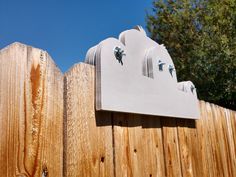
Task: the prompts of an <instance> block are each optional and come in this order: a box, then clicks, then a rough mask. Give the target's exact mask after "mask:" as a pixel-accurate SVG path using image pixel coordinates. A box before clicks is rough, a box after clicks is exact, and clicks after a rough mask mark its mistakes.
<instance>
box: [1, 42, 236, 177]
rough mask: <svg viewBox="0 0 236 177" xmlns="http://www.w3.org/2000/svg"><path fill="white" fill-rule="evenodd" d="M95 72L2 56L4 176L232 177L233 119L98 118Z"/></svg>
mask: <svg viewBox="0 0 236 177" xmlns="http://www.w3.org/2000/svg"><path fill="white" fill-rule="evenodd" d="M94 74H95V72H94V67H93V66H91V65H87V64H83V63H81V64H77V65H74V66H73V67H72V68H71V69H70V70H69V71H68V72H67V73H66V74H65V75H64V76H63V74H62V73H61V72H60V70H59V69H58V68H57V67H56V65H55V63H54V62H53V60H52V59H51V58H50V56H49V55H48V54H47V53H46V52H45V51H42V50H40V49H35V48H32V47H29V46H25V45H23V44H19V43H14V44H12V45H10V46H8V47H6V48H4V49H2V50H1V51H0V176H1V177H14V176H18V177H23V176H37V177H39V176H40V177H41V176H43V177H62V176H65V177H77V176H79V177H87V176H88V177H97V176H98V177H113V176H115V177H126V176H128V177H130V176H133V177H165V176H166V177H235V176H236V112H235V111H231V110H228V109H225V108H222V107H219V106H217V105H214V104H210V103H207V102H204V101H200V102H199V106H200V110H201V118H200V119H199V120H188V119H175V118H168V117H155V116H144V115H135V114H124V113H114V112H96V111H95V108H94V99H95V95H94V94H95V88H94V86H95V85H94V83H95V77H94Z"/></svg>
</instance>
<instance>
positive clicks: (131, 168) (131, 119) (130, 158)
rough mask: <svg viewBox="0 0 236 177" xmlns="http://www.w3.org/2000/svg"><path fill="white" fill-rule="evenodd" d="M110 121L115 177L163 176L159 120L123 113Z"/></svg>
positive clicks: (116, 114)
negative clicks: (111, 125) (112, 127)
mask: <svg viewBox="0 0 236 177" xmlns="http://www.w3.org/2000/svg"><path fill="white" fill-rule="evenodd" d="M113 118H114V153H115V155H114V158H115V170H116V176H117V177H123V176H140V177H142V176H165V169H164V168H165V167H164V156H163V145H162V134H161V129H160V127H161V125H160V119H158V118H156V117H153V116H145V117H144V116H141V115H133V114H123V113H114V117H113ZM140 169H142V170H140Z"/></svg>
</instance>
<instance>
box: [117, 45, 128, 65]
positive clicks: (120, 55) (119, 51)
mask: <svg viewBox="0 0 236 177" xmlns="http://www.w3.org/2000/svg"><path fill="white" fill-rule="evenodd" d="M114 55H115V57H116V59H117V60H118V62H119V63H120V64H121V65H123V61H122V59H123V56H126V54H125V53H124V50H122V49H121V47H119V46H118V47H115V49H114Z"/></svg>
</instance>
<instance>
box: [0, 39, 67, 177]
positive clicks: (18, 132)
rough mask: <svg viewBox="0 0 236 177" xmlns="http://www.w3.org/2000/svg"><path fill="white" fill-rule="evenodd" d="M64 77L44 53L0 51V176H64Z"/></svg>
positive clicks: (19, 48)
mask: <svg viewBox="0 0 236 177" xmlns="http://www.w3.org/2000/svg"><path fill="white" fill-rule="evenodd" d="M62 126H63V75H62V73H61V72H60V71H59V69H58V68H57V67H56V65H55V64H54V62H53V61H52V59H51V58H50V56H49V55H48V54H47V53H46V52H45V51H42V50H40V49H35V48H32V47H29V46H26V45H23V44H20V43H14V44H12V45H10V46H8V47H6V48H4V49H2V50H1V51H0V134H1V138H0V174H1V176H6V177H13V176H42V173H45V174H46V173H47V175H50V176H62V162H63V159H62V155H63V135H62Z"/></svg>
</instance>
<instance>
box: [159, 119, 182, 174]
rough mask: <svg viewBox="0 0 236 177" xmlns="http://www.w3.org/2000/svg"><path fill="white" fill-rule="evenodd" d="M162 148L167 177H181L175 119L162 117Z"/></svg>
mask: <svg viewBox="0 0 236 177" xmlns="http://www.w3.org/2000/svg"><path fill="white" fill-rule="evenodd" d="M161 124H162V131H163V147H164V156H165V167H166V176H167V177H180V176H182V170H181V161H180V153H179V142H178V131H177V124H176V119H173V118H168V117H163V118H162V120H161Z"/></svg>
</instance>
